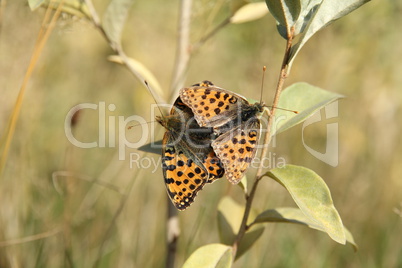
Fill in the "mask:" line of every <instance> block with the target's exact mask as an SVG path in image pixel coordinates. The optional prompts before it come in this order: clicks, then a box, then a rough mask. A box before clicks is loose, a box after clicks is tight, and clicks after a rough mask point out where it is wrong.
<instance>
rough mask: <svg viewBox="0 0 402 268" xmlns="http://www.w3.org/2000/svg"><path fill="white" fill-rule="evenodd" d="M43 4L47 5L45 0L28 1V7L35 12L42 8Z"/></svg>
mask: <svg viewBox="0 0 402 268" xmlns="http://www.w3.org/2000/svg"><path fill="white" fill-rule="evenodd" d="M43 3H45V0H28V5H29V8H30V9H31V11H34V10H35V9H37V8H38V7H40V6H41V5H42V4H43Z"/></svg>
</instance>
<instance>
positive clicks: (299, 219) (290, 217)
mask: <svg viewBox="0 0 402 268" xmlns="http://www.w3.org/2000/svg"><path fill="white" fill-rule="evenodd" d="M267 222H286V223H296V224H301V225H306V226H308V227H310V228H312V229H316V230H319V231H322V232H325V230H324V229H322V228H321V226H320V225H319V224H317V223H315V222H313V221H312V220H311V219H310V218H308V217H306V215H304V213H303V212H302V211H301V210H300V209H298V208H288V207H285V208H276V209H268V210H266V211H264V212H262V213H261V214H260V215H258V216H257V218H256V219H255V221H254V223H267ZM344 231H345V235H346V241H347V242H349V243H350V244H351V245H352V246H353V248H354V249H355V251H356V250H357V244H356V243H355V241H354V239H353V236H352V234H351V233H350V232H349V231H348V229H346V228H345V227H344Z"/></svg>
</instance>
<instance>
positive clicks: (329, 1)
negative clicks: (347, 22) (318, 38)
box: [288, 0, 370, 70]
mask: <svg viewBox="0 0 402 268" xmlns="http://www.w3.org/2000/svg"><path fill="white" fill-rule="evenodd" d="M369 1H370V0H348V1H338V0H324V1H322V2H321V4H319V2H320V1H311V2H305V3H304V4H303V5H302V7H303V10H302V12H301V16H300V17H299V21H298V22H297V25H298V27H297V29H298V31H299V32H300V31H302V32H303V33H302V36H301V38H300V39H299V41H298V42H297V43H296V44H295V45H294V46H293V47H292V49H291V54H290V57H289V63H288V65H289V67H288V68H289V70H290V68H291V65H292V63H293V60H294V59H295V57H296V55H297V53H299V51H300V49H301V48H302V47H303V46H304V44H306V42H307V41H308V40H309V39H310V38H311V37H312V36H313V35H314V34H315V33H316V32H318V31H319V30H321V29H322V28H323V27H325V26H327V25H329V24H331V23H332V22H334V21H335V20H337V19H339V18H342V17H344V16H346V15H347V14H349V13H350V12H352V11H354V10H355V9H357V8H359V7H360V6H362V5H363V4H365V3H367V2H369Z"/></svg>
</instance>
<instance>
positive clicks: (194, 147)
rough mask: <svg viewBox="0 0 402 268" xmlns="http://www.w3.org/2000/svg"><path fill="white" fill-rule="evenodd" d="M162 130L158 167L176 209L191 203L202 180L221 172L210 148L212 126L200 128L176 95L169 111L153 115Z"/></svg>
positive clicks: (181, 208) (208, 180)
mask: <svg viewBox="0 0 402 268" xmlns="http://www.w3.org/2000/svg"><path fill="white" fill-rule="evenodd" d="M156 120H157V121H158V122H159V123H160V124H161V125H162V126H163V127H165V129H166V132H165V134H164V137H163V140H162V169H163V176H164V179H165V185H166V189H167V192H168V195H169V198H170V199H171V201H172V202H173V204H174V205H175V206H176V208H177V209H179V210H184V209H186V208H187V207H189V206H190V205H191V203H192V202H193V201H194V198H195V197H196V195H197V193H198V192H199V191H200V190H201V189H202V188H203V187H204V185H205V184H206V183H211V182H213V181H215V180H216V179H218V178H221V177H222V176H223V175H224V169H223V166H222V163H221V161H220V160H219V159H218V158H217V157H216V155H215V152H214V150H213V149H212V147H211V140H212V139H213V138H214V137H215V134H214V131H213V129H212V128H207V127H200V126H199V125H198V124H197V122H196V121H195V119H194V114H193V112H192V111H191V109H190V108H189V107H187V106H186V105H184V103H183V102H182V101H181V99H180V97H179V98H177V99H176V101H175V103H174V104H173V107H172V109H171V111H170V114H169V115H168V116H165V117H159V116H157V117H156Z"/></svg>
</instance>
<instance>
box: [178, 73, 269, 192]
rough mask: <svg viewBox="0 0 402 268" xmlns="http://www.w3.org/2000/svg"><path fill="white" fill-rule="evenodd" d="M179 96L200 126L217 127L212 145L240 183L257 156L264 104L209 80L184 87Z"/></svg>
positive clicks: (228, 175)
mask: <svg viewBox="0 0 402 268" xmlns="http://www.w3.org/2000/svg"><path fill="white" fill-rule="evenodd" d="M180 98H181V99H182V101H183V103H184V104H185V105H187V106H188V107H190V108H191V110H192V111H193V113H194V117H195V119H196V120H197V122H198V124H199V125H200V126H201V127H212V128H213V129H214V132H215V134H216V135H217V136H218V137H217V138H216V139H215V140H213V141H212V144H211V145H212V148H213V149H214V151H215V153H216V155H217V156H218V158H219V159H220V160H221V161H222V164H223V166H224V169H225V173H226V176H227V177H228V179H229V181H230V182H232V183H234V184H235V183H238V182H239V181H240V180H241V178H242V177H243V175H244V173H245V172H246V170H247V169H248V167H249V166H250V164H251V162H252V160H253V158H254V156H255V153H256V150H257V148H256V146H257V143H258V139H259V136H260V131H261V122H260V117H261V115H262V113H263V112H264V109H265V105H264V104H263V103H254V104H250V103H249V102H248V101H247V100H246V99H245V98H244V97H243V96H241V95H239V94H236V93H233V92H230V91H228V90H225V89H223V88H220V87H217V86H214V85H213V84H212V83H211V82H209V81H204V82H202V83H200V84H197V85H194V86H192V87H189V88H183V89H181V90H180Z"/></svg>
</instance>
